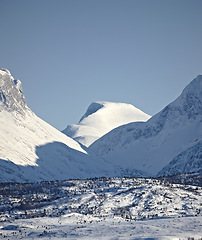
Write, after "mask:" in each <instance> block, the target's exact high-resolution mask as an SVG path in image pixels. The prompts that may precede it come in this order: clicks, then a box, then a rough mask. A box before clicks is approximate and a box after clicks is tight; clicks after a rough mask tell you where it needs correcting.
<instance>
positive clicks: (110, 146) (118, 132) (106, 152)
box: [89, 75, 202, 176]
mask: <svg viewBox="0 0 202 240" xmlns="http://www.w3.org/2000/svg"><path fill="white" fill-rule="evenodd" d="M201 140H202V75H199V76H198V77H196V78H195V79H194V80H193V81H192V82H191V83H190V84H189V85H188V86H187V87H186V88H185V89H184V90H183V92H182V94H181V95H180V96H179V97H178V98H177V99H176V100H175V101H174V102H172V103H171V104H169V105H168V106H166V107H165V108H164V109H163V110H162V111H160V112H159V113H158V114H156V115H155V116H153V117H152V118H150V119H149V120H148V121H147V122H145V123H143V122H142V123H129V124H127V125H124V126H121V127H118V128H116V129H114V130H112V131H111V132H109V133H108V134H106V135H105V136H103V137H102V138H100V139H98V140H97V141H96V142H95V143H93V144H92V145H91V146H90V147H89V149H91V150H92V151H94V152H95V153H96V154H97V155H98V156H102V157H104V158H105V159H106V160H108V161H111V162H112V163H116V164H118V165H119V166H120V167H121V168H122V169H123V171H124V170H125V169H126V168H127V169H130V170H131V171H132V170H133V169H138V170H141V171H143V172H146V174H148V175H150V176H151V175H156V174H158V173H159V172H160V171H161V170H162V169H163V170H162V172H161V173H160V174H161V175H163V174H169V175H170V174H176V173H178V172H184V171H186V172H191V171H196V170H199V169H201V167H202V164H201V159H202V155H201V151H202V150H201V148H202V145H201ZM166 166H167V167H166ZM179 168H180V169H179Z"/></svg>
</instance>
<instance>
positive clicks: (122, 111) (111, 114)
mask: <svg viewBox="0 0 202 240" xmlns="http://www.w3.org/2000/svg"><path fill="white" fill-rule="evenodd" d="M149 118H150V116H149V115H148V114H146V113H144V112H142V111H141V110H139V109H137V108H136V107H134V106H133V105H131V104H126V103H113V102H93V103H92V104H91V105H90V106H89V107H88V109H87V111H86V113H85V114H84V116H83V117H82V118H81V120H80V121H79V123H78V124H77V125H76V124H75V125H68V126H67V128H66V129H65V130H63V133H65V134H66V135H67V136H69V137H72V138H73V139H75V140H76V141H78V142H80V143H81V144H83V145H85V146H87V147H88V146H89V145H91V144H92V143H93V142H94V141H96V140H97V139H98V138H100V137H102V136H103V135H104V134H106V133H107V132H109V131H111V130H112V129H114V128H116V127H119V126H121V125H123V124H127V123H130V122H137V121H146V120H148V119H149Z"/></svg>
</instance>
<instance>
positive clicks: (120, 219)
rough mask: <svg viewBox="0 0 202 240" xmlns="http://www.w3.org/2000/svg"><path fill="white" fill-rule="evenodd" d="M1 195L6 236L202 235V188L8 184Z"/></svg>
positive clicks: (110, 181)
mask: <svg viewBox="0 0 202 240" xmlns="http://www.w3.org/2000/svg"><path fill="white" fill-rule="evenodd" d="M22 191H23V194H21V192H22ZM1 193H2V194H1V199H0V201H1V206H2V207H1V209H0V238H1V236H2V238H6V239H41V238H43V239H63V238H65V239H133V240H134V239H153V240H163V239H164V240H166V239H186V240H187V239H188V238H191V237H192V238H194V239H201V236H202V232H201V229H202V228H201V227H202V216H201V204H200V203H201V201H202V195H201V187H199V186H190V185H187V186H186V185H179V184H171V183H169V182H163V181H160V180H157V179H143V178H100V179H89V180H69V181H56V182H43V183H35V184H15V183H13V184H9V183H8V184H2V185H1ZM25 203H26V205H25ZM42 203H43V204H42ZM25 206H27V208H25Z"/></svg>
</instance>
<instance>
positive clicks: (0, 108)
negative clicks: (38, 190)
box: [0, 70, 110, 181]
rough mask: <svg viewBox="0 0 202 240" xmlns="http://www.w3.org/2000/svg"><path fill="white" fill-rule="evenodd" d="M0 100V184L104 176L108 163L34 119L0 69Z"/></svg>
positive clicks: (16, 83)
mask: <svg viewBox="0 0 202 240" xmlns="http://www.w3.org/2000/svg"><path fill="white" fill-rule="evenodd" d="M0 97H1V98H0V102H1V104H0V133H1V138H0V181H40V180H53V179H67V178H82V177H92V176H96V175H97V174H98V176H105V172H106V171H105V169H109V168H110V167H109V164H107V163H106V162H105V161H103V160H100V159H99V158H96V159H95V158H94V157H93V156H90V155H89V154H88V153H87V152H86V150H84V149H83V148H82V147H81V146H80V145H79V144H78V143H77V142H76V141H74V140H73V139H71V138H69V137H67V136H66V135H65V134H63V133H61V132H60V131H58V130H56V129H55V128H53V127H52V126H50V125H49V124H47V123H46V122H44V121H43V120H42V119H40V118H39V117H37V116H36V115H35V114H34V113H33V112H32V111H31V110H30V109H29V107H28V106H27V104H26V101H25V98H24V95H23V92H22V88H21V83H20V81H18V80H14V78H13V77H12V76H11V75H10V73H9V72H8V71H7V70H0ZM103 171H104V172H103ZM107 171H108V170H107Z"/></svg>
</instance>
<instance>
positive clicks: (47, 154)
mask: <svg viewBox="0 0 202 240" xmlns="http://www.w3.org/2000/svg"><path fill="white" fill-rule="evenodd" d="M36 154H37V156H38V159H37V161H36V164H37V165H38V166H30V165H29V166H28V165H27V166H22V165H17V164H14V163H13V162H11V161H7V160H4V159H0V182H34V181H44V180H64V179H71V178H74V179H75V178H76V179H79V178H90V177H101V176H109V172H110V171H112V166H111V165H110V164H108V163H107V162H106V161H105V160H103V159H99V158H97V159H96V160H95V158H93V157H90V156H89V155H87V154H85V153H82V152H79V151H76V150H74V149H72V148H70V147H68V146H67V145H65V144H63V143H61V142H52V143H48V144H45V145H41V146H37V147H36ZM106 169H107V170H106Z"/></svg>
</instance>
